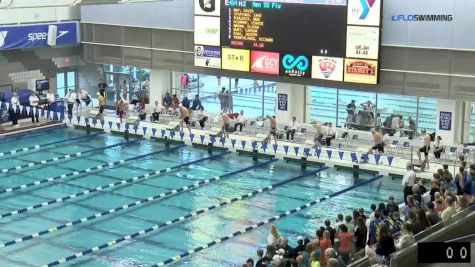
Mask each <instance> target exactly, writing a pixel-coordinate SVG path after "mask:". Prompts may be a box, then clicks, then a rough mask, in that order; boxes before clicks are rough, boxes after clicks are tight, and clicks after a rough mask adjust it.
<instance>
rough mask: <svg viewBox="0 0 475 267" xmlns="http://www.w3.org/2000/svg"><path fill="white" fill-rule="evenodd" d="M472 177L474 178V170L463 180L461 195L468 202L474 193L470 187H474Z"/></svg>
mask: <svg viewBox="0 0 475 267" xmlns="http://www.w3.org/2000/svg"><path fill="white" fill-rule="evenodd" d="M470 169H471V168H470ZM474 177H475V170H472V169H471V170H470V174H469V175H468V176H467V178H465V184H464V186H463V195H464V197H465V198H467V200H469V199H470V198H471V197H472V194H473V193H474V192H473V189H472V187H474V183H473V179H474Z"/></svg>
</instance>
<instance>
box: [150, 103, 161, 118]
mask: <svg viewBox="0 0 475 267" xmlns="http://www.w3.org/2000/svg"><path fill="white" fill-rule="evenodd" d="M161 110H162V106H160V105H159V104H158V101H155V105H154V106H153V113H152V122H155V121H158V120H159V119H160V113H161Z"/></svg>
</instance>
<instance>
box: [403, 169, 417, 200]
mask: <svg viewBox="0 0 475 267" xmlns="http://www.w3.org/2000/svg"><path fill="white" fill-rule="evenodd" d="M406 170H407V172H406V174H405V175H404V177H403V178H402V187H403V190H404V203H406V205H407V196H409V195H411V194H412V186H413V185H414V183H415V182H416V173H415V172H414V167H413V166H412V165H411V164H410V163H409V162H408V163H407V165H406Z"/></svg>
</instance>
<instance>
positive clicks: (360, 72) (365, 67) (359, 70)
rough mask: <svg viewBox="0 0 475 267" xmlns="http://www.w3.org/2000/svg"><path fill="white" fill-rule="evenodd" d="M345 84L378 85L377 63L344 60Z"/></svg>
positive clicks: (361, 60)
mask: <svg viewBox="0 0 475 267" xmlns="http://www.w3.org/2000/svg"><path fill="white" fill-rule="evenodd" d="M345 82H352V83H367V84H377V83H378V61H376V60H363V59H349V58H347V59H345Z"/></svg>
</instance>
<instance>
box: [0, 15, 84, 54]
mask: <svg viewBox="0 0 475 267" xmlns="http://www.w3.org/2000/svg"><path fill="white" fill-rule="evenodd" d="M50 26H56V27H57V34H56V46H62V45H77V44H79V42H80V38H79V22H77V21H69V22H57V23H45V24H26V25H9V26H0V50H9V49H22V48H35V47H45V46H48V37H49V36H48V30H49V28H50ZM50 38H52V37H51V36H50Z"/></svg>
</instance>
